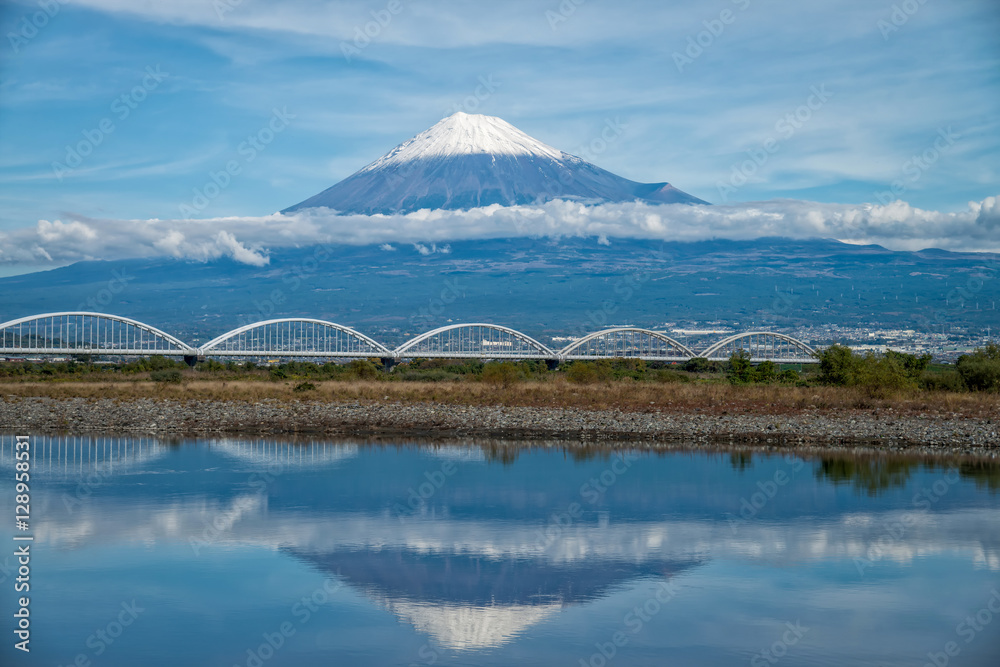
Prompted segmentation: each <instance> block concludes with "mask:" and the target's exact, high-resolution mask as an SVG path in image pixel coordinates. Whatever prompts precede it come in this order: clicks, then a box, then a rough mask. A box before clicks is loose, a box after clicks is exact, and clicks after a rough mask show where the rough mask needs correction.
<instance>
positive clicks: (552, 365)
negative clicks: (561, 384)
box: [545, 359, 559, 371]
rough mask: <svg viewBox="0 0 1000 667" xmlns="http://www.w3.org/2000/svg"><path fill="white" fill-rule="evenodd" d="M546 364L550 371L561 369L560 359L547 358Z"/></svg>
mask: <svg viewBox="0 0 1000 667" xmlns="http://www.w3.org/2000/svg"><path fill="white" fill-rule="evenodd" d="M545 365H546V366H548V367H549V370H550V371H557V370H559V360H558V359H546V360H545Z"/></svg>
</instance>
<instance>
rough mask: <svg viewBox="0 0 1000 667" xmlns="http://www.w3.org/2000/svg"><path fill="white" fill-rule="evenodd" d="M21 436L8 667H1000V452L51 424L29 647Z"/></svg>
mask: <svg viewBox="0 0 1000 667" xmlns="http://www.w3.org/2000/svg"><path fill="white" fill-rule="evenodd" d="M13 442H14V438H13V437H12V436H4V437H3V438H2V452H0V475H2V479H0V516H4V517H8V519H6V520H4V521H3V522H0V524H2V528H0V541H2V544H3V546H2V551H0V580H2V581H3V583H2V584H0V590H2V593H0V605H2V609H0V611H2V616H0V618H2V619H3V621H2V624H0V625H2V627H0V629H2V637H3V640H2V641H3V643H2V646H0V664H2V665H46V666H54V665H70V664H79V665H88V664H89V665H123V666H129V667H133V666H136V667H138V666H143V667H148V666H155V665H171V666H173V665H178V666H188V665H190V666H198V665H211V666H219V667H233V666H243V667H264V666H267V667H271V666H279V665H294V666H306V667H308V666H312V665H324V666H326V665H519V666H528V665H567V666H571V667H579V666H581V665H584V666H586V665H592V666H594V667H602V666H604V665H733V664H749V665H774V664H781V665H846V664H870V665H918V666H919V665H924V664H935V663H936V664H937V665H939V666H940V665H944V664H951V665H998V664H1000V592H998V590H1000V511H998V510H1000V472H998V470H997V468H996V467H990V466H987V465H973V464H969V463H964V464H963V463H960V462H955V463H953V464H949V463H948V462H944V463H940V462H939V463H937V464H928V463H922V462H919V461H910V460H898V459H864V458H846V459H845V458H840V459H836V458H831V459H800V458H793V457H784V456H780V455H775V456H763V455H755V456H753V457H750V456H747V455H743V456H740V455H730V454H728V453H726V454H711V453H663V454H652V453H628V452H626V453H624V454H623V453H609V452H600V451H587V452H583V453H581V452H576V453H574V452H572V451H567V450H564V449H561V448H558V447H538V446H536V447H534V448H525V449H518V448H517V447H516V446H515V445H516V443H506V444H504V443H487V444H483V445H481V446H474V445H469V446H462V447H457V446H456V447H434V446H430V445H427V444H423V443H420V442H402V441H401V442H399V443H398V444H395V445H369V444H364V443H354V442H332V441H316V442H304V443H286V442H276V441H269V440H232V439H226V440H183V441H172V442H168V441H162V440H154V439H133V438H110V437H109V438H100V437H79V438H72V437H71V438H45V437H36V438H33V439H32V447H33V453H34V456H33V463H32V465H33V468H32V473H31V474H32V480H31V495H32V498H31V506H32V513H31V514H32V516H31V531H30V532H31V534H32V535H33V536H34V538H35V539H34V542H33V543H32V546H31V550H32V560H31V575H30V576H31V582H30V583H31V591H30V596H31V605H30V610H31V619H32V625H31V630H32V635H31V644H30V646H31V649H32V650H31V653H30V655H27V654H24V653H22V652H20V651H17V650H15V649H14V646H13V645H14V642H15V641H16V639H15V638H14V634H13V629H14V625H13V619H12V614H13V612H14V611H15V610H16V604H17V601H16V596H15V593H14V589H13V585H14V578H15V577H16V576H17V574H16V562H15V558H14V557H13V555H12V554H13V550H14V547H13V545H14V544H16V543H15V542H14V541H13V539H12V538H13V537H14V534H15V532H16V531H15V529H14V520H13V516H14V509H13V508H14V488H13V487H14V484H13V477H14V460H13V454H12V448H13ZM991 608H992V611H991ZM949 651H950V652H951V653H952V655H948V652H949Z"/></svg>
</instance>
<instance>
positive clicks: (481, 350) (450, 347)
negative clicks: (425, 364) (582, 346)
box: [393, 323, 559, 359]
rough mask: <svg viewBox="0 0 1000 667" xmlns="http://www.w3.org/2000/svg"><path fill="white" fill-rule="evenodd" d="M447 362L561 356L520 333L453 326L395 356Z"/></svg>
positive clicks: (494, 327)
mask: <svg viewBox="0 0 1000 667" xmlns="http://www.w3.org/2000/svg"><path fill="white" fill-rule="evenodd" d="M393 354H394V355H395V357H396V358H397V359H401V358H403V357H428V358H445V359H557V358H558V356H559V355H558V354H556V353H555V352H553V351H552V350H550V349H549V348H547V347H546V346H544V345H542V344H541V343H539V342H538V341H537V340H535V339H534V338H532V337H531V336H528V335H527V334H523V333H521V332H520V331H516V330H515V329H511V328H508V327H504V326H499V325H497V324H481V323H476V324H452V325H449V326H446V327H441V328H439V329H434V330H433V331H428V332H427V333H424V334H421V335H419V336H417V337H416V338H414V339H413V340H410V341H407V342H406V343H404V344H403V345H401V346H400V347H398V348H396V350H395V352H394V353H393Z"/></svg>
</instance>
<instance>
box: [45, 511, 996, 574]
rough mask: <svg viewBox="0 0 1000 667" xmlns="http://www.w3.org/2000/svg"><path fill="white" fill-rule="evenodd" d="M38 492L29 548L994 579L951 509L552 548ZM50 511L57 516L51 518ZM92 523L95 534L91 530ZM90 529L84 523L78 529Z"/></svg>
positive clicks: (990, 560) (649, 527)
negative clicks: (914, 565)
mask: <svg viewBox="0 0 1000 667" xmlns="http://www.w3.org/2000/svg"><path fill="white" fill-rule="evenodd" d="M36 494H37V495H38V501H41V502H44V500H43V498H44V497H45V496H48V506H49V508H50V509H49V510H48V511H47V512H46V513H45V514H44V515H42V517H41V518H40V519H38V520H36V522H35V524H33V527H34V528H35V530H36V538H35V539H36V541H38V542H44V543H47V544H50V545H53V546H59V547H68V546H86V545H88V544H90V543H93V544H106V543H109V542H112V543H113V542H121V543H130V542H136V541H142V542H144V543H149V544H156V543H162V542H175V541H181V542H187V541H189V540H190V539H192V538H195V539H197V538H199V537H200V536H201V535H202V534H203V533H204V531H205V528H206V526H208V525H210V523H211V522H212V521H213V520H215V519H216V518H217V517H219V516H222V517H228V516H233V517H235V518H234V520H233V521H232V522H230V523H231V525H227V526H226V529H225V530H224V531H223V534H222V535H220V536H218V537H217V538H216V539H215V540H214V541H216V542H220V543H228V544H241V545H247V546H261V547H266V548H268V549H276V548H278V547H292V548H296V549H301V550H306V551H311V552H318V553H322V552H336V551H342V550H345V549H354V550H359V549H360V550H373V549H382V548H401V549H406V550H409V551H412V552H414V553H418V554H433V555H469V556H478V557H484V558H525V559H541V560H544V561H546V562H549V563H555V564H559V563H576V562H581V561H584V560H587V559H601V560H615V561H624V562H631V563H641V562H647V561H650V560H657V559H671V560H678V559H679V560H705V559H716V558H732V559H740V560H746V559H751V560H768V561H777V562H796V561H810V560H829V559H847V560H850V559H854V558H865V557H867V556H868V554H869V549H871V548H872V547H873V546H874V545H878V544H879V541H880V539H881V540H882V543H881V544H882V552H881V557H880V560H881V562H889V561H891V562H895V563H899V564H907V563H910V562H912V561H913V560H914V559H915V558H924V557H930V556H941V555H946V554H952V555H955V556H961V557H964V558H968V559H969V561H970V562H971V563H974V564H976V565H977V566H978V567H987V568H989V569H991V570H994V571H1000V513H998V512H996V511H994V510H988V509H978V508H970V509H961V510H954V511H950V512H937V513H914V512H903V511H893V512H880V513H852V514H850V515H845V516H842V517H835V518H833V519H831V520H828V521H821V520H817V519H815V518H812V517H810V518H803V519H791V520H788V521H786V522H784V523H780V524H778V523H773V522H766V521H750V522H747V523H745V524H741V525H738V526H737V527H736V529H735V531H734V530H733V529H732V528H731V527H730V524H729V523H727V522H726V521H686V520H668V521H661V522H627V523H626V522H620V523H614V522H612V523H609V524H607V525H598V524H595V523H589V524H577V525H573V526H570V527H568V528H566V529H563V530H562V531H561V532H560V533H559V534H558V536H557V538H556V539H554V540H546V539H544V531H545V530H546V528H547V526H546V525H545V524H540V523H521V524H518V523H512V522H510V521H504V522H493V521H489V520H478V519H449V518H437V519H435V518H421V517H416V518H409V519H407V521H405V522H402V523H401V522H400V521H399V520H397V519H395V518H393V517H391V516H388V515H370V514H342V515H330V514H323V515H318V516H311V515H309V514H308V513H304V512H299V511H284V512H281V513H280V515H279V514H277V513H276V512H275V511H274V510H273V509H272V510H270V511H268V508H267V506H266V498H265V497H263V496H257V495H255V494H248V495H247V496H240V497H239V498H237V499H235V500H233V501H231V502H229V503H227V504H222V503H220V502H209V501H207V500H203V499H202V500H185V501H175V502H172V503H169V504H161V505H160V506H158V507H156V508H153V509H152V511H151V510H150V508H148V507H145V506H138V507H137V506H128V505H122V504H121V503H119V502H116V501H114V500H104V499H100V498H94V499H92V500H91V501H90V502H88V503H86V504H85V505H84V506H82V507H80V508H77V510H76V512H75V513H74V514H72V515H69V514H65V513H63V512H62V511H61V510H62V503H61V502H60V501H59V499H58V497H52V496H51V495H50V494H45V493H44V492H36ZM53 510H56V511H53ZM904 516H906V517H908V521H909V520H911V519H912V525H910V526H909V527H906V528H904V529H903V531H902V534H899V536H898V538H888V539H886V536H887V535H889V532H888V526H890V525H894V524H898V523H900V522H901V521H902V519H903V517H904ZM98 524H100V526H99V528H98V527H97V525H98ZM88 526H93V527H92V528H88Z"/></svg>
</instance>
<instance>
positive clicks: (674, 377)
mask: <svg viewBox="0 0 1000 667" xmlns="http://www.w3.org/2000/svg"><path fill="white" fill-rule="evenodd" d="M650 377H652V378H653V380H654V381H655V382H662V383H664V384H666V383H668V382H690V381H691V376H689V375H685V374H684V373H678V372H677V371H672V370H670V369H668V368H662V369H659V370H655V371H652V372H651V373H650Z"/></svg>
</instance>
